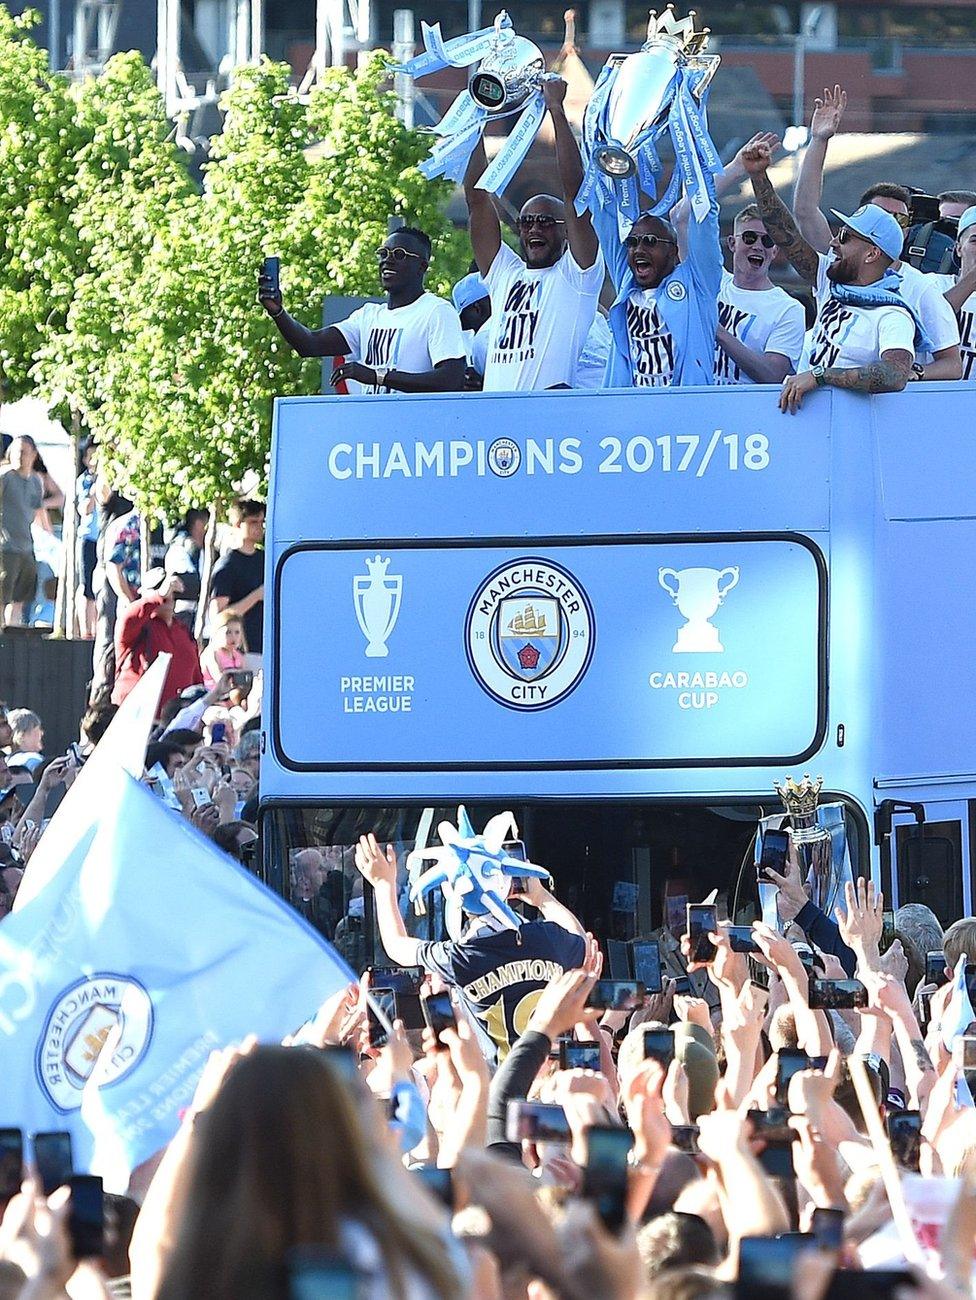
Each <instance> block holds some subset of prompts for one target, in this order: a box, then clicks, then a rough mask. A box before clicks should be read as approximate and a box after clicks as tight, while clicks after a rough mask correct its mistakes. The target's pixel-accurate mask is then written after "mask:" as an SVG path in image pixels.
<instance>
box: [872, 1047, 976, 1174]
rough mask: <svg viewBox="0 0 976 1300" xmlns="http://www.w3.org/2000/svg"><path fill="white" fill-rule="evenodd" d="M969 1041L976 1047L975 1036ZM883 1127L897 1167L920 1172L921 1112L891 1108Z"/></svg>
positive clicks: (914, 1172)
mask: <svg viewBox="0 0 976 1300" xmlns="http://www.w3.org/2000/svg"><path fill="white" fill-rule="evenodd" d="M963 1041H965V1040H963ZM969 1042H970V1043H971V1044H972V1045H973V1047H976V1038H971V1039H969ZM885 1129H886V1130H887V1133H888V1144H889V1146H890V1147H891V1154H892V1155H893V1156H894V1157H895V1164H896V1165H898V1167H899V1169H907V1170H909V1171H910V1172H911V1173H913V1174H917V1173H919V1172H921V1171H920V1169H919V1153H920V1151H921V1147H922V1115H921V1112H920V1111H917V1110H891V1111H889V1112H888V1114H887V1115H886V1116H885Z"/></svg>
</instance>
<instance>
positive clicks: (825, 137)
mask: <svg viewBox="0 0 976 1300" xmlns="http://www.w3.org/2000/svg"><path fill="white" fill-rule="evenodd" d="M814 105H815V107H814V110H813V117H812V118H811V119H810V143H809V144H808V145H807V147H806V150H805V152H804V154H803V161H802V162H801V163H800V173H799V175H798V176H797V178H796V189H795V190H794V191H793V215H794V216H795V217H796V221H797V225H798V226H799V229H800V234H801V235H802V236H803V238H804V239H807V240H809V241H810V243H811V244H812V245H813V247H814V248H815V249H816V250H817V252H818V253H826V251H827V249H828V248H829V247H830V239H831V234H830V223H829V222H828V220H827V218H826V217H825V216H824V214H823V213H822V212H821V210H820V195H821V192H822V190H823V169H824V160H825V159H826V157H827V145H828V144H829V142H830V140H831V138H832V137H833V136H835V135H836V134H837V130H838V128H839V126H840V123H841V118H842V117H843V116H844V109H845V108H846V107H847V91H846V90H841V88H840V86H835V87H834V88H833V90H831V89H830V87H829V86H825V87H824V93H823V97H822V98H820V99H817V100H815V101H814Z"/></svg>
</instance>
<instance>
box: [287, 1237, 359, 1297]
mask: <svg viewBox="0 0 976 1300" xmlns="http://www.w3.org/2000/svg"><path fill="white" fill-rule="evenodd" d="M287 1268H288V1300H360V1297H361V1296H363V1295H364V1294H365V1292H364V1290H363V1286H362V1282H361V1279H360V1276H359V1274H358V1273H357V1272H356V1270H355V1269H354V1268H353V1266H352V1265H351V1264H350V1263H349V1262H348V1261H347V1260H344V1259H340V1258H339V1257H338V1256H337V1255H334V1254H333V1253H332V1252H331V1251H330V1250H328V1249H327V1248H326V1247H324V1246H323V1247H321V1248H319V1247H316V1246H297V1247H295V1249H293V1250H291V1251H289V1253H288V1264H287Z"/></svg>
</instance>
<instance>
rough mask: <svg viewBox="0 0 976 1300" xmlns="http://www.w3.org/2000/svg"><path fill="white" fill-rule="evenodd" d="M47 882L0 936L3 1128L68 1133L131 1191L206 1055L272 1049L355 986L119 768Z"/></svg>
mask: <svg viewBox="0 0 976 1300" xmlns="http://www.w3.org/2000/svg"><path fill="white" fill-rule="evenodd" d="M87 823H88V824H87V825H79V827H78V834H77V836H76V838H75V842H74V847H73V848H72V849H71V851H70V853H69V855H68V857H67V858H66V860H65V861H64V862H63V864H62V865H61V867H60V869H59V870H58V872H57V874H56V876H55V877H54V879H52V880H51V881H50V883H49V884H48V885H47V886H46V887H45V888H44V889H42V890H41V892H40V893H39V894H37V895H36V897H35V898H33V899H32V900H31V902H30V903H28V904H27V906H26V907H23V908H21V909H20V911H18V912H16V913H14V914H13V915H11V916H9V917H7V918H6V920H4V921H3V923H2V924H0V1057H2V1060H3V1065H4V1069H3V1088H2V1101H0V1111H2V1116H3V1122H4V1123H6V1124H11V1125H17V1126H18V1127H21V1128H23V1129H25V1130H28V1131H31V1132H37V1131H40V1130H50V1129H67V1130H68V1131H69V1132H70V1133H71V1136H72V1141H73V1147H74V1163H75V1169H76V1170H77V1171H78V1172H79V1173H82V1172H86V1171H91V1172H93V1173H97V1174H101V1175H102V1177H103V1178H104V1179H105V1184H106V1188H107V1189H108V1190H110V1191H123V1190H124V1189H125V1186H126V1184H127V1182H128V1176H129V1174H130V1172H131V1170H132V1169H134V1168H135V1167H136V1166H137V1165H138V1164H140V1163H141V1162H142V1161H144V1160H146V1159H147V1158H148V1157H149V1156H151V1155H152V1154H153V1153H154V1152H155V1151H157V1150H159V1148H160V1147H162V1146H164V1145H165V1144H166V1143H167V1142H169V1140H170V1139H171V1138H172V1137H173V1135H174V1133H175V1132H176V1129H177V1127H178V1124H179V1114H180V1111H181V1110H182V1109H183V1108H184V1107H185V1106H186V1105H187V1104H188V1103H189V1101H190V1100H191V1098H192V1096H193V1091H194V1088H195V1085H196V1082H197V1079H198V1077H199V1075H200V1072H201V1071H202V1069H203V1066H204V1064H205V1062H206V1060H207V1057H208V1056H209V1054H210V1052H211V1051H212V1050H213V1049H214V1048H219V1047H224V1046H227V1045H228V1044H230V1043H233V1042H237V1041H239V1040H240V1039H241V1038H242V1037H244V1035H246V1034H248V1033H254V1034H256V1035H257V1036H258V1038H259V1039H260V1040H262V1041H272V1042H274V1041H280V1040H281V1038H282V1037H283V1036H284V1035H285V1034H287V1033H291V1032H293V1031H295V1030H297V1029H298V1028H299V1027H300V1026H301V1025H302V1024H303V1023H304V1022H305V1021H306V1020H308V1019H309V1018H310V1017H311V1016H313V1015H314V1014H315V1012H316V1010H317V1009H318V1007H319V1006H320V1005H321V1003H322V1002H323V1001H324V1000H325V999H326V998H328V997H329V996H331V995H332V994H333V993H336V992H338V991H339V990H340V989H341V988H344V987H345V986H346V985H347V984H348V983H350V982H351V981H352V980H354V979H355V976H354V975H353V973H352V971H351V970H350V969H349V968H348V967H347V966H346V964H345V963H344V962H343V961H342V959H341V958H340V957H339V956H338V955H337V954H336V953H335V951H334V950H333V949H332V948H331V946H330V945H329V944H327V943H326V942H325V941H324V940H323V939H321V938H320V937H319V936H318V935H317V934H316V933H315V932H314V931H313V930H312V929H311V927H310V926H308V925H307V924H306V923H305V922H304V921H303V920H302V919H301V918H300V917H299V916H298V915H297V914H296V913H295V912H293V911H292V910H291V908H289V907H288V906H287V904H285V903H284V902H283V900H281V899H280V898H278V897H277V896H276V895H274V894H272V893H271V892H270V891H269V890H267V889H266V888H265V887H264V886H263V885H262V884H260V882H259V881H257V880H255V879H254V877H253V876H250V875H249V874H248V873H247V872H246V871H244V869H243V868H241V867H239V866H238V865H237V864H236V863H235V862H233V861H232V860H231V859H230V858H228V857H227V856H225V855H224V854H223V853H221V852H220V851H219V850H218V849H217V848H216V847H215V846H214V845H213V844H212V843H211V842H210V841H209V840H207V839H205V838H204V837H203V836H202V835H200V834H199V833H198V832H197V831H196V830H195V829H194V828H193V827H192V826H191V825H190V824H189V823H188V822H187V821H185V820H184V819H183V818H181V817H179V816H177V815H176V814H174V813H172V812H170V811H169V809H167V808H166V807H165V806H164V805H163V804H162V803H161V802H160V801H159V800H158V799H157V798H155V797H154V795H153V794H151V793H150V791H149V790H147V789H146V787H145V786H144V785H141V784H140V783H139V782H138V781H136V780H135V779H134V778H133V777H132V776H131V775H130V774H129V773H127V772H125V771H123V770H121V769H115V770H114V771H106V772H104V773H103V776H102V780H101V782H100V791H99V798H98V800H97V802H94V803H92V804H90V805H89V811H88V816H87Z"/></svg>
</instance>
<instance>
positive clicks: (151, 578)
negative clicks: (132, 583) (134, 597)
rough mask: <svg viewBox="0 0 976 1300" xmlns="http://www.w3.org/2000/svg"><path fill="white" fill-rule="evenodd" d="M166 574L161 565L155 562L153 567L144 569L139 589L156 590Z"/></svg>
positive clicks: (145, 590)
mask: <svg viewBox="0 0 976 1300" xmlns="http://www.w3.org/2000/svg"><path fill="white" fill-rule="evenodd" d="M168 576H169V575H168V574H167V572H166V570H165V569H164V568H163V566H162V565H161V564H157V565H156V566H155V567H154V568H152V569H147V570H146V573H145V576H144V577H143V579H142V586H141V587H140V588H139V590H140V591H143V592H150V591H158V590H159V589H160V587H161V586H162V585H163V583H164V582H165V581H166V579H167V577H168Z"/></svg>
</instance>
